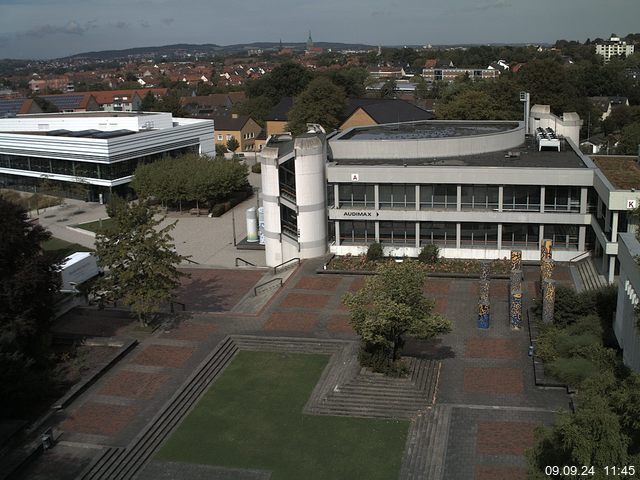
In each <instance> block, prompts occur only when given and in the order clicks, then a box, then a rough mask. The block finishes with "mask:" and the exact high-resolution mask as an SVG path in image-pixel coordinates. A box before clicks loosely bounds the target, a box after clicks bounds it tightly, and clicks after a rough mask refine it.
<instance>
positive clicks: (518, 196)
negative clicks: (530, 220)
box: [502, 185, 540, 212]
mask: <svg viewBox="0 0 640 480" xmlns="http://www.w3.org/2000/svg"><path fill="white" fill-rule="evenodd" d="M502 210H504V211H537V212H539V211H540V187H538V186H535V185H505V186H504V188H503V194H502Z"/></svg>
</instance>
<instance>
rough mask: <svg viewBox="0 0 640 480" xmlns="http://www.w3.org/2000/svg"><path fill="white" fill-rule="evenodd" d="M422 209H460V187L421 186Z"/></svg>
mask: <svg viewBox="0 0 640 480" xmlns="http://www.w3.org/2000/svg"><path fill="white" fill-rule="evenodd" d="M420 208H422V209H428V208H435V209H450V210H455V209H457V208H458V187H457V186H456V185H420Z"/></svg>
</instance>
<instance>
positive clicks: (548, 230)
mask: <svg viewBox="0 0 640 480" xmlns="http://www.w3.org/2000/svg"><path fill="white" fill-rule="evenodd" d="M544 238H549V239H551V240H552V241H553V248H557V249H558V250H578V226H577V225H545V226H544Z"/></svg>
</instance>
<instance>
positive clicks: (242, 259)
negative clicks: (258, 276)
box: [236, 257, 256, 267]
mask: <svg viewBox="0 0 640 480" xmlns="http://www.w3.org/2000/svg"><path fill="white" fill-rule="evenodd" d="M238 261H240V262H243V263H244V264H245V265H251V266H252V267H255V266H256V264H255V263H251V262H249V261H248V260H245V259H244V258H240V257H236V267H237V266H239V265H238Z"/></svg>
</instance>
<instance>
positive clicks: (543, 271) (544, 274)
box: [540, 258, 554, 288]
mask: <svg viewBox="0 0 640 480" xmlns="http://www.w3.org/2000/svg"><path fill="white" fill-rule="evenodd" d="M553 267H554V265H553V260H552V259H551V258H543V259H542V260H541V261H540V288H544V282H545V281H546V280H551V279H552V278H553Z"/></svg>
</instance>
